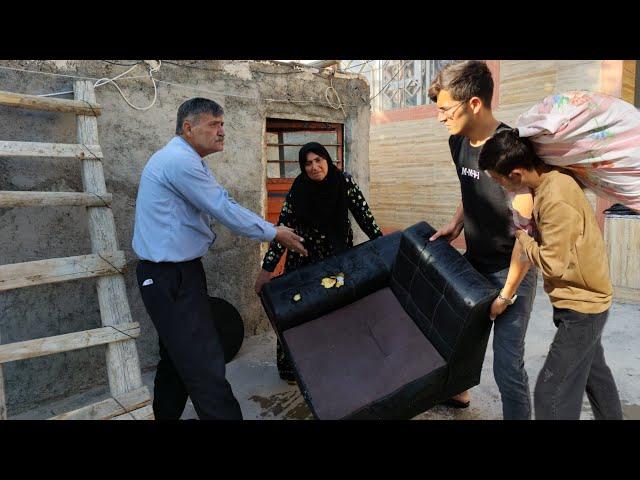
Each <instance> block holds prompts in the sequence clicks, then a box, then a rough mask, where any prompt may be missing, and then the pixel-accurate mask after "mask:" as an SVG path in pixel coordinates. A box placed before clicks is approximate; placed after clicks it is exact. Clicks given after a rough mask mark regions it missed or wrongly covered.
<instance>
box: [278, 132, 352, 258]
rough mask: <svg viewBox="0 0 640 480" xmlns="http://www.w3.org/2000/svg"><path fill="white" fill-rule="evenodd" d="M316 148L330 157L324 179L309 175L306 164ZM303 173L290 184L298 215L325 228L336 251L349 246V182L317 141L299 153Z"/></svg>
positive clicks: (311, 223) (316, 151)
mask: <svg viewBox="0 0 640 480" xmlns="http://www.w3.org/2000/svg"><path fill="white" fill-rule="evenodd" d="M309 152H313V153H315V154H316V155H318V156H319V157H322V158H324V159H325V160H326V161H327V165H328V167H329V169H328V171H327V176H326V177H325V178H324V179H323V180H322V181H319V182H318V181H316V180H312V179H311V178H309V176H308V175H307V172H306V170H305V168H304V166H305V163H306V161H307V154H308V153H309ZM298 162H299V163H300V175H298V176H297V177H296V179H295V180H294V182H293V185H292V186H291V191H290V195H291V199H292V201H293V203H294V208H295V211H294V213H295V216H296V217H297V219H298V220H299V221H300V222H301V223H304V224H306V225H310V226H312V227H315V228H317V229H318V230H320V231H321V232H326V235H327V236H328V238H329V241H330V242H331V243H332V245H333V249H334V252H335V253H338V252H341V251H343V250H345V249H346V248H347V218H348V208H349V207H348V204H347V185H346V182H345V178H344V174H343V173H342V172H341V171H340V170H338V168H337V167H336V166H335V165H334V163H333V161H332V160H331V156H330V155H329V152H327V149H326V148H324V147H323V146H322V145H320V144H319V143H317V142H310V143H307V144H305V145H304V146H303V147H302V148H301V149H300V153H299V154H298Z"/></svg>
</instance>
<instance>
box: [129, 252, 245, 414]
mask: <svg viewBox="0 0 640 480" xmlns="http://www.w3.org/2000/svg"><path fill="white" fill-rule="evenodd" d="M136 273H137V278H138V287H139V288H140V293H141V295H142V300H143V302H144V305H145V308H146V309H147V313H149V316H150V317H151V320H152V322H153V324H154V325H155V327H156V330H157V332H158V337H159V342H160V362H159V363H158V369H157V371H156V378H155V384H154V399H153V413H154V415H155V418H156V419H157V420H177V419H179V418H180V416H181V415H182V412H183V411H184V407H185V404H186V402H187V397H191V401H192V402H193V406H194V407H195V409H196V412H197V414H198V417H199V418H200V419H201V420H217V419H220V420H222V419H225V420H241V419H242V412H241V411H240V405H239V404H238V401H237V400H236V398H235V397H234V395H233V392H232V391H231V386H230V385H229V382H227V380H226V378H225V360H224V352H223V349H222V345H221V343H220V338H219V336H218V332H217V329H216V326H215V324H214V322H213V319H212V317H211V310H210V307H209V298H208V296H207V279H206V276H205V273H204V269H203V268H202V262H201V261H200V259H199V258H197V259H195V260H191V261H188V262H179V263H171V262H160V263H154V262H149V261H145V260H141V261H140V262H139V263H138V266H137V269H136Z"/></svg>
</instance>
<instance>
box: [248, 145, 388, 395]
mask: <svg viewBox="0 0 640 480" xmlns="http://www.w3.org/2000/svg"><path fill="white" fill-rule="evenodd" d="M298 161H299V162H300V172H301V173H300V175H298V177H297V178H296V179H295V181H294V182H293V185H292V186H291V189H290V190H289V193H288V194H287V197H286V199H285V201H284V204H283V205H282V210H281V211H280V218H279V220H278V224H280V225H286V226H287V227H290V228H292V229H294V230H295V232H296V233H297V234H298V235H300V236H301V237H303V238H304V245H305V247H306V249H307V251H308V256H306V257H304V256H302V255H299V254H298V253H296V252H293V251H289V253H288V255H287V259H286V261H285V267H284V269H285V273H286V272H291V271H292V270H295V269H296V268H300V267H302V266H304V265H308V264H310V263H315V262H318V261H320V260H323V259H324V258H326V257H328V256H330V255H333V254H336V253H340V252H342V251H344V250H346V249H348V248H351V247H353V230H352V229H351V222H350V221H349V215H348V213H349V211H351V213H352V214H353V218H355V220H356V222H358V225H359V226H360V228H361V229H362V231H363V232H364V233H365V234H367V236H368V237H369V238H370V239H374V238H378V237H380V236H381V235H382V232H381V231H380V228H379V227H378V225H376V222H375V220H374V218H373V215H372V214H371V210H370V209H369V206H368V205H367V202H366V201H365V199H364V196H363V195H362V192H361V191H360V188H359V187H358V185H357V184H356V182H355V181H354V180H353V178H352V177H351V176H350V175H348V174H347V173H344V172H341V171H340V170H338V168H337V167H336V166H335V165H334V164H333V161H332V160H331V156H330V155H329V152H327V150H326V148H324V147H323V146H322V145H320V144H319V143H316V142H311V143H307V144H306V145H304V146H303V147H302V148H301V149H300V153H299V155H298ZM284 251H285V247H284V246H283V245H281V244H280V243H277V242H275V241H274V242H271V244H270V245H269V250H268V251H267V253H266V255H265V257H264V260H263V262H262V271H261V272H260V274H259V275H258V279H257V280H256V284H255V289H256V292H257V293H260V291H261V290H262V286H263V285H264V284H265V283H266V282H268V281H269V279H270V278H271V275H272V273H273V270H274V269H275V268H276V265H277V264H278V262H279V260H280V258H281V257H282V254H283V253H284ZM277 364H278V372H279V373H280V378H282V379H283V380H286V381H288V382H289V383H295V379H294V375H293V369H292V367H291V365H290V363H289V361H288V360H287V358H285V355H284V351H283V350H282V347H281V346H280V343H279V342H278V351H277Z"/></svg>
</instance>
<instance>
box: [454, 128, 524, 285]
mask: <svg viewBox="0 0 640 480" xmlns="http://www.w3.org/2000/svg"><path fill="white" fill-rule="evenodd" d="M505 128H510V127H508V126H507V125H505V124H504V123H501V124H500V125H499V126H498V128H497V129H496V131H499V130H502V129H505ZM449 148H450V149H451V156H452V158H453V161H454V163H455V164H456V171H457V173H458V178H459V179H460V189H461V191H462V207H463V209H464V238H465V241H466V243H467V252H466V253H465V256H466V258H467V260H469V262H470V263H471V264H472V265H473V266H474V268H476V270H478V271H480V272H482V273H493V272H497V271H499V270H503V269H505V268H508V267H509V264H510V262H511V251H512V250H513V244H514V241H515V237H514V236H513V234H511V233H510V231H509V230H510V225H511V212H510V211H509V207H508V203H507V197H506V193H505V191H504V190H503V189H502V187H500V185H499V184H498V183H497V182H496V181H494V180H493V179H492V178H491V177H490V176H489V175H487V174H486V172H483V171H481V170H480V168H479V167H478V156H479V155H480V150H481V148H482V147H472V146H471V145H470V144H469V139H468V138H467V137H463V136H461V135H452V136H451V137H449Z"/></svg>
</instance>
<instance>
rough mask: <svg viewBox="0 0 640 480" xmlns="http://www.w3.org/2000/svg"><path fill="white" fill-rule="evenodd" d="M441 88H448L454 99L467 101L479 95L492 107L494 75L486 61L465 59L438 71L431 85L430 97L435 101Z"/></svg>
mask: <svg viewBox="0 0 640 480" xmlns="http://www.w3.org/2000/svg"><path fill="white" fill-rule="evenodd" d="M440 90H447V91H448V92H449V93H451V96H452V97H453V99H454V100H457V101H459V102H466V101H467V100H470V99H471V98H472V97H478V98H480V99H481V100H482V103H483V104H484V106H485V107H486V108H491V97H492V96H493V77H492V76H491V70H489V67H488V66H487V64H486V62H482V61H480V60H465V61H463V62H456V63H451V64H449V65H447V66H446V67H444V68H443V69H442V70H440V71H439V72H438V75H437V76H436V78H435V79H434V80H433V82H431V85H430V86H429V98H430V99H431V101H433V102H435V101H436V100H437V99H438V93H440Z"/></svg>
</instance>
